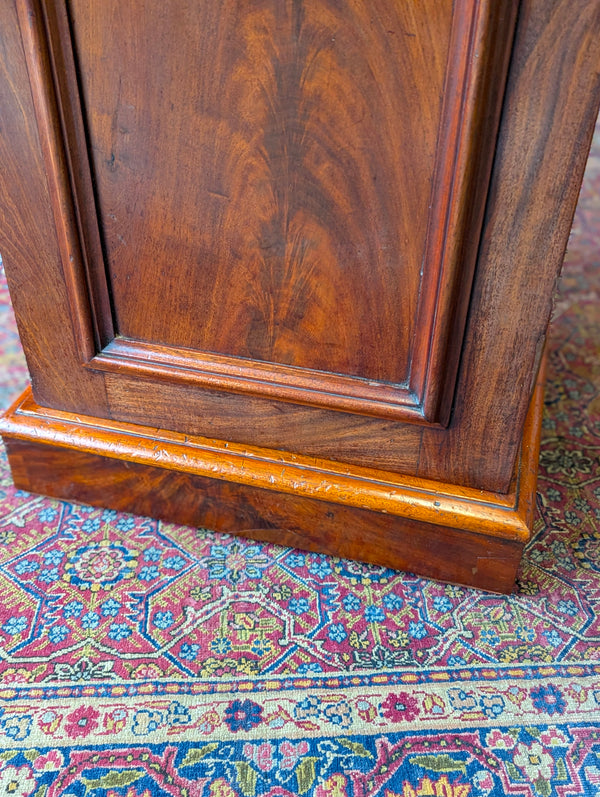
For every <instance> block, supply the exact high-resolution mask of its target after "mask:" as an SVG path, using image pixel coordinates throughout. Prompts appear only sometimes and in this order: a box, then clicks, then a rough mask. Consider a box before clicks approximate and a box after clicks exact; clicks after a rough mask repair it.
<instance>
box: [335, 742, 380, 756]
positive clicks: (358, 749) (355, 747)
mask: <svg viewBox="0 0 600 797" xmlns="http://www.w3.org/2000/svg"><path fill="white" fill-rule="evenodd" d="M338 742H339V743H340V744H341V745H342V746H343V747H347V748H348V749H349V750H352V752H353V753H354V754H355V755H359V756H361V758H373V755H372V754H371V753H370V752H369V751H368V750H367V749H366V747H363V745H362V744H360V742H353V741H352V740H351V739H338Z"/></svg>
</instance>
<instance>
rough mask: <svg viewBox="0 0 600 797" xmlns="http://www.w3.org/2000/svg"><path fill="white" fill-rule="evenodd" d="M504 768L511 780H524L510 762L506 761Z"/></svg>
mask: <svg viewBox="0 0 600 797" xmlns="http://www.w3.org/2000/svg"><path fill="white" fill-rule="evenodd" d="M505 767H506V771H507V772H508V775H509V777H510V779H511V780H516V781H523V780H524V778H523V777H522V776H521V773H520V772H519V770H518V769H517V768H516V766H515V765H514V764H513V762H512V761H507V762H506V764H505Z"/></svg>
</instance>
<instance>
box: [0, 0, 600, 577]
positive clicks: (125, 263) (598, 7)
mask: <svg viewBox="0 0 600 797" xmlns="http://www.w3.org/2000/svg"><path fill="white" fill-rule="evenodd" d="M0 30H1V31H2V48H0V113H1V120H2V124H0V251H1V252H2V255H3V259H4V263H5V267H6V273H7V279H8V283H9V288H10V291H11V296H12V299H13V304H14V307H15V314H16V317H17V323H18V326H19V332H20V335H21V338H22V342H23V348H24V350H25V354H26V357H27V362H28V365H29V369H30V372H31V378H32V396H33V398H31V397H25V398H24V400H23V402H22V403H21V404H19V405H18V406H16V407H15V408H13V409H12V410H11V411H9V413H8V416H7V418H6V419H5V421H3V425H2V434H3V436H4V438H5V440H6V443H7V446H8V449H9V457H10V462H11V467H12V469H13V473H14V476H15V480H16V481H17V483H18V484H19V485H20V486H22V487H24V488H26V489H32V490H39V491H41V492H45V493H47V494H50V495H55V496H58V497H64V498H69V499H73V500H83V501H89V502H91V503H103V504H106V505H112V506H115V507H118V508H121V509H129V510H132V511H137V512H145V513H149V514H152V515H155V516H158V517H163V518H166V519H170V520H177V521H180V522H185V523H201V524H204V525H206V526H209V527H212V528H218V529H222V530H226V531H231V532H233V533H247V534H250V535H252V536H258V537H261V538H263V539H271V540H275V541H278V542H281V543H289V544H294V545H300V546H302V547H305V548H309V549H311V550H317V551H327V552H329V553H334V554H338V555H342V556H349V557H356V558H361V559H366V560H368V561H374V562H379V563H381V564H387V565H390V566H394V567H401V568H408V569H412V570H415V571H417V572H420V573H424V574H427V575H431V576H435V577H437V578H446V579H449V580H454V581H459V582H461V583H466V584H475V585H478V586H486V587H489V588H492V589H498V590H508V589H510V586H511V583H512V581H513V579H514V575H515V571H516V567H517V563H518V558H519V555H520V551H521V550H522V547H523V545H524V543H525V541H526V540H527V538H528V535H529V529H530V528H531V512H532V505H533V494H534V483H535V479H534V471H535V461H536V455H535V450H536V445H535V442H534V441H535V439H536V436H537V434H538V432H539V412H538V410H537V409H535V408H536V407H539V401H540V398H539V393H538V395H537V398H535V399H534V401H533V404H532V405H531V406H532V407H533V408H534V409H531V410H530V416H529V417H530V420H529V421H528V424H527V425H526V426H525V428H526V432H525V437H524V436H523V435H524V433H523V429H524V424H525V419H526V414H527V411H528V410H527V408H528V407H529V406H530V402H531V397H532V393H533V388H534V383H535V379H536V374H537V373H538V370H539V363H540V358H541V353H542V350H543V345H544V339H545V334H546V329H547V324H548V320H549V317H550V312H551V307H552V296H553V290H554V284H555V280H556V278H557V275H558V273H559V270H560V266H561V262H562V257H563V254H564V248H565V245H566V241H567V238H568V233H569V229H570V225H571V220H572V214H573V211H574V208H575V204H576V200H577V193H578V190H579V185H580V181H581V178H582V175H583V169H584V165H585V160H586V155H587V149H588V146H589V141H590V138H591V134H592V131H593V128H594V122H595V118H596V114H597V111H598V104H599V103H600V77H599V76H600V0H502V2H496V1H495V0H421V1H420V2H419V3H415V2H413V0H368V2H367V0H253V1H252V2H245V3H243V2H237V0H221V2H218V3H216V2H214V0H160V2H159V0H129V2H127V3H123V2H122V0H103V2H101V3H90V2H88V1H87V0H0ZM215 441H216V442H215Z"/></svg>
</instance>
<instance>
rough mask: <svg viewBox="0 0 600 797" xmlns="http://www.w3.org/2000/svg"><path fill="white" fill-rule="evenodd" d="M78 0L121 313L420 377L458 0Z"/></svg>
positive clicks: (157, 327) (239, 351)
mask: <svg viewBox="0 0 600 797" xmlns="http://www.w3.org/2000/svg"><path fill="white" fill-rule="evenodd" d="M70 13H71V18H72V25H73V31H74V38H75V44H76V53H77V59H78V63H79V68H80V74H81V83H82V90H83V97H84V105H85V108H86V118H87V120H88V126H89V137H90V141H91V145H92V158H93V163H94V174H95V181H96V186H97V194H98V205H99V210H100V218H101V219H102V224H103V226H104V233H105V241H106V250H107V260H108V269H109V273H110V282H111V288H112V293H113V297H114V304H115V313H116V318H117V328H118V330H119V332H120V333H121V334H122V335H124V336H126V337H128V338H132V339H141V340H146V341H150V342H157V343H161V344H170V345H174V346H179V347H188V348H192V349H196V350H200V351H207V352H219V353H223V354H231V355H235V356H237V357H245V358H249V359H251V360H262V361H266V362H274V363H283V364H287V365H295V366H302V367H307V368H311V369H314V370H320V371H330V372H334V373H342V374H347V375H356V376H361V377H365V378H368V379H373V380H381V381H387V382H391V383H394V384H399V385H403V384H406V382H407V379H408V368H409V360H408V352H409V349H410V342H411V338H412V336H413V335H414V326H413V325H414V316H415V309H416V308H415V303H416V299H417V296H418V290H419V280H420V269H421V262H422V258H423V246H424V237H425V233H426V219H427V216H428V204H429V195H430V190H431V183H432V179H433V169H434V157H435V151H436V139H437V134H438V128H439V124H440V113H441V97H442V96H443V89H444V78H445V66H446V58H447V51H448V43H449V37H450V29H451V22H452V3H451V2H449V1H448V0H444V1H443V2H440V0H426V2H425V3H424V4H421V5H420V6H419V9H418V12H417V7H416V6H413V5H412V4H408V3H395V2H390V0H376V1H375V2H372V3H369V4H359V3H349V2H344V3H339V2H331V1H330V2H322V0H319V2H317V1H316V0H283V1H282V0H260V2H256V3H252V4H244V5H240V4H239V3H236V2H233V1H232V0H229V2H223V3H219V4H218V5H215V4H214V3H210V2H195V3H193V4H192V3H190V2H180V1H178V2H173V1H172V0H171V2H166V3H147V4H145V6H144V15H143V16H141V15H140V13H139V9H138V8H137V6H136V5H135V4H123V3H118V2H116V0H114V1H113V2H108V3H103V4H102V5H101V6H98V5H96V6H90V4H89V3H84V2H80V0H71V2H70ZM174 42H176V46H173V43H174ZM390 65H393V68H390ZM184 76H185V78H184ZM182 164H184V167H183V168H182Z"/></svg>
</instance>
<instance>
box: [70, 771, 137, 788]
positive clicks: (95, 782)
mask: <svg viewBox="0 0 600 797" xmlns="http://www.w3.org/2000/svg"><path fill="white" fill-rule="evenodd" d="M144 775H145V772H144V770H143V769H125V770H122V771H121V772H117V771H114V772H108V773H107V774H106V775H102V777H101V778H93V779H92V778H82V779H81V780H82V782H83V783H84V784H85V787H86V789H87V790H88V791H91V790H92V789H110V788H113V787H115V786H116V787H118V786H129V784H130V783H135V781H136V780H139V779H140V778H143V777H144Z"/></svg>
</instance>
